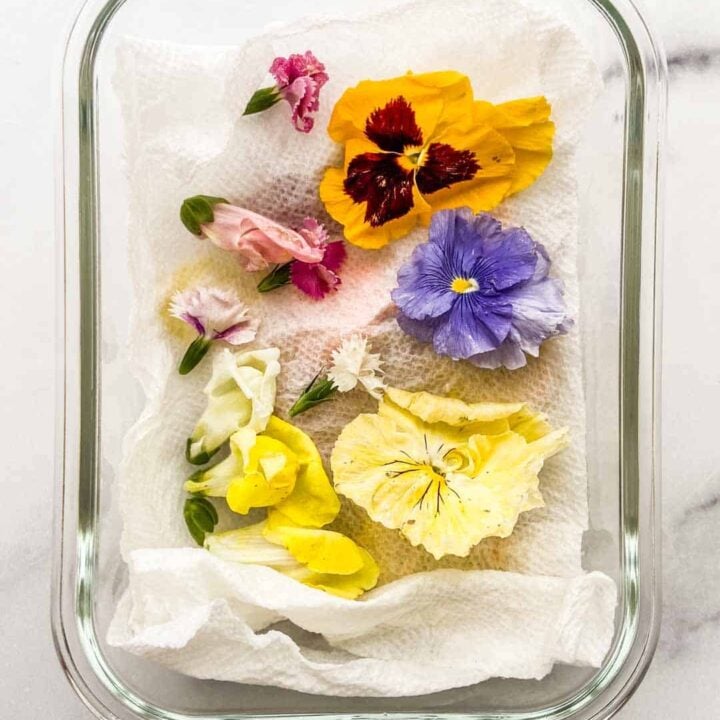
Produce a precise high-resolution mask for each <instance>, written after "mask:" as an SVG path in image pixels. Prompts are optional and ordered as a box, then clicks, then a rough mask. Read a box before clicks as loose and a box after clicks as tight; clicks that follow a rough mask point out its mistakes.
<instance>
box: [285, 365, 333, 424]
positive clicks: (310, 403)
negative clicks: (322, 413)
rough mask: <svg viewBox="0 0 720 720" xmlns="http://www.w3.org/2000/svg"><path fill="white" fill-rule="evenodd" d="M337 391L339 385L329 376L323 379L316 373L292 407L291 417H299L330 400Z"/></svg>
mask: <svg viewBox="0 0 720 720" xmlns="http://www.w3.org/2000/svg"><path fill="white" fill-rule="evenodd" d="M336 392H337V387H336V386H335V383H333V381H332V380H328V379H327V378H324V379H322V380H321V379H320V375H316V376H315V377H314V378H313V379H312V381H311V382H310V384H309V385H308V386H307V387H306V388H305V391H304V392H303V394H302V395H301V396H300V397H299V398H298V399H297V401H296V402H295V404H294V405H293V406H292V407H291V408H290V411H289V415H290V417H297V416H298V415H300V414H302V413H304V412H307V411H308V410H311V409H312V408H314V407H316V406H318V405H321V404H322V403H325V402H328V401H329V400H331V399H332V397H333V395H335V393H336Z"/></svg>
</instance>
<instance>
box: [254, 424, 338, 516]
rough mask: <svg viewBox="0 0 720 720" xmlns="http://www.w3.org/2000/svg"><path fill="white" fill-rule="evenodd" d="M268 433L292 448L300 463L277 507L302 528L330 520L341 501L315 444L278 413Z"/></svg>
mask: <svg viewBox="0 0 720 720" xmlns="http://www.w3.org/2000/svg"><path fill="white" fill-rule="evenodd" d="M265 434H266V435H267V436H268V437H272V438H275V439H276V440H279V441H281V442H282V443H283V444H285V445H286V446H287V447H288V448H290V449H291V450H292V451H293V453H294V454H295V457H296V458H297V460H298V463H299V467H298V472H297V478H296V480H295V486H294V488H293V491H292V492H291V493H290V495H289V496H288V497H287V498H285V499H284V500H282V501H281V502H279V503H277V505H275V507H274V510H277V511H278V512H280V513H282V514H283V515H285V516H287V517H288V518H289V519H290V520H291V521H292V522H294V523H296V524H297V525H301V526H303V527H313V528H317V527H322V526H323V525H327V524H328V523H331V522H332V521H333V520H334V519H335V518H336V517H337V514H338V513H339V512H340V500H339V498H338V496H337V494H336V493H335V490H333V487H332V484H331V483H330V479H329V478H328V476H327V473H326V472H325V468H324V467H323V462H322V458H321V457H320V453H319V452H318V449H317V447H315V443H314V442H313V441H312V440H311V439H310V438H309V437H308V436H307V435H306V434H305V433H304V432H303V431H302V430H300V429H299V428H297V427H295V426H294V425H291V424H290V423H287V422H285V421H284V420H281V419H280V418H278V417H276V416H273V417H271V418H270V421H269V422H268V426H267V429H266V431H265ZM271 512H272V511H271Z"/></svg>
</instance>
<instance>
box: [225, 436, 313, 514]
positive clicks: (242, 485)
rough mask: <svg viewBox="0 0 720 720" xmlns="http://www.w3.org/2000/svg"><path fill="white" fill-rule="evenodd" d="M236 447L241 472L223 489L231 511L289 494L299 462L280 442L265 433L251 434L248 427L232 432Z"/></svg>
mask: <svg viewBox="0 0 720 720" xmlns="http://www.w3.org/2000/svg"><path fill="white" fill-rule="evenodd" d="M232 441H233V442H234V444H235V445H237V446H238V447H240V449H241V452H242V455H243V458H244V468H243V473H242V475H240V476H239V477H236V478H235V479H234V480H233V481H232V482H231V483H230V486H229V488H228V491H227V504H228V506H229V507H230V509H231V510H232V511H233V512H236V513H240V514H241V515H246V514H247V513H248V512H250V510H251V509H252V508H261V507H270V506H271V505H275V504H277V503H279V502H281V501H282V500H284V499H285V498H287V497H288V495H290V493H291V492H292V490H293V488H294V487H295V481H296V478H297V476H298V469H299V463H298V459H297V457H296V456H295V453H293V451H292V450H291V449H290V448H289V447H288V446H287V445H285V444H284V443H282V442H280V441H279V440H275V439H273V438H271V437H267V436H265V435H257V436H256V435H254V433H252V431H250V430H249V428H246V429H245V430H244V431H242V430H241V431H240V432H238V433H236V434H235V435H233V438H232Z"/></svg>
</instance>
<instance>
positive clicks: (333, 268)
mask: <svg viewBox="0 0 720 720" xmlns="http://www.w3.org/2000/svg"><path fill="white" fill-rule="evenodd" d="M298 232H299V233H300V234H301V235H302V236H303V237H304V238H305V239H306V240H307V242H308V243H309V244H310V245H311V246H312V247H314V248H318V249H320V250H322V253H323V255H322V258H321V260H320V261H319V262H312V263H308V262H304V261H302V260H292V261H290V262H289V263H285V264H283V265H277V266H276V267H275V268H273V270H272V271H271V272H270V273H269V274H268V275H267V276H266V277H264V278H263V279H262V280H261V281H260V283H259V284H258V290H259V291H260V292H270V291H271V290H275V289H277V288H279V287H282V286H283V285H287V284H288V283H290V282H292V284H293V285H295V287H296V288H297V289H298V290H300V291H301V292H303V293H305V294H306V295H309V296H310V297H311V298H313V299H315V300H322V298H324V297H325V296H326V295H327V294H328V293H330V292H335V291H337V290H338V289H339V287H340V284H341V280H340V276H339V275H338V272H339V270H340V268H341V267H342V265H343V263H344V262H345V258H346V257H347V252H346V250H345V244H344V243H343V242H342V241H338V242H330V241H329V236H328V233H327V230H326V229H325V227H324V225H322V224H320V223H319V222H318V221H317V220H315V218H305V220H304V221H303V224H302V226H301V227H300V229H299V230H298Z"/></svg>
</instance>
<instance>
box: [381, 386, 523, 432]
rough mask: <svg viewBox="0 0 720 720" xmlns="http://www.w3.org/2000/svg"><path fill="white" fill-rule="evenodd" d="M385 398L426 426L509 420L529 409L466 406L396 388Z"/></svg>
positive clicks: (484, 404)
mask: <svg viewBox="0 0 720 720" xmlns="http://www.w3.org/2000/svg"><path fill="white" fill-rule="evenodd" d="M385 397H386V398H387V399H388V400H391V401H392V402H394V403H395V404H396V405H398V406H399V407H401V408H404V409H406V410H408V411H409V412H411V413H412V414H413V415H416V416H417V417H418V418H420V419H421V420H423V421H424V422H426V423H436V422H443V423H447V424H448V425H457V426H464V425H468V424H469V423H474V422H492V421H494V420H506V419H507V418H509V417H510V416H511V415H513V414H515V413H518V412H520V411H521V410H523V408H524V407H525V403H489V402H481V403H466V402H463V401H462V400H456V399H454V398H447V397H442V396H440V395H433V394H431V393H428V392H416V393H413V392H408V391H407V390H401V389H399V388H392V387H391V388H388V389H387V390H386V392H385Z"/></svg>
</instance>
